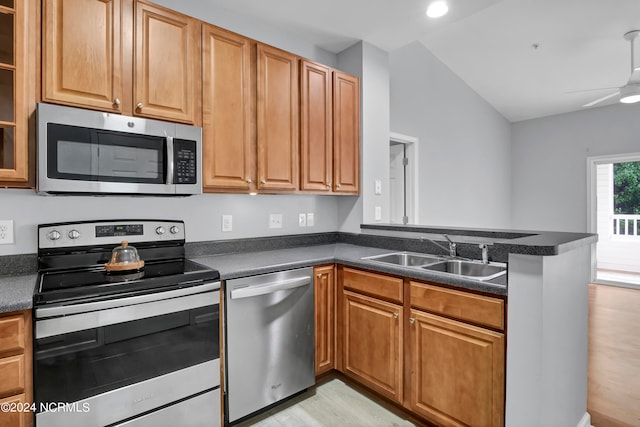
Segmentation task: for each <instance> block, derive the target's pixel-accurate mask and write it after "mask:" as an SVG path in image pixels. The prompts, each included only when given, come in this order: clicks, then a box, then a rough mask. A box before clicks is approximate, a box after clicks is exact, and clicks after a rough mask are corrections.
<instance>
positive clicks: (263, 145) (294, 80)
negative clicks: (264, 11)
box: [256, 44, 299, 191]
mask: <svg viewBox="0 0 640 427" xmlns="http://www.w3.org/2000/svg"><path fill="white" fill-rule="evenodd" d="M257 56H258V61H257V77H258V79H257V130H256V131H257V146H258V189H259V190H273V191H294V190H297V189H298V161H299V160H298V159H299V157H298V147H299V143H298V141H299V136H298V58H297V57H296V56H295V55H294V54H291V53H288V52H285V51H282V50H280V49H276V48H274V47H271V46H267V45H263V44H258V45H257Z"/></svg>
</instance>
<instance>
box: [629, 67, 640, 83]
mask: <svg viewBox="0 0 640 427" xmlns="http://www.w3.org/2000/svg"><path fill="white" fill-rule="evenodd" d="M638 83H640V67H638V68H635V69H634V70H633V71H632V72H631V77H629V83H627V84H630V85H634V84H638Z"/></svg>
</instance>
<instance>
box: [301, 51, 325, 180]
mask: <svg viewBox="0 0 640 427" xmlns="http://www.w3.org/2000/svg"><path fill="white" fill-rule="evenodd" d="M332 87H333V80H332V70H331V68H329V67H326V66H324V65H320V64H316V63H314V62H311V61H307V60H301V61H300V190H302V191H307V190H309V191H319V192H331V191H332V188H333V187H332V185H331V182H332V178H333V125H332V121H333V91H332Z"/></svg>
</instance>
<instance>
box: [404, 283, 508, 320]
mask: <svg viewBox="0 0 640 427" xmlns="http://www.w3.org/2000/svg"><path fill="white" fill-rule="evenodd" d="M410 289H411V291H410V295H411V306H412V307H416V308H421V309H424V310H427V311H429V312H432V313H437V314H442V315H444V316H448V317H454V318H456V319H460V320H463V321H468V322H471V323H476V324H478V325H484V326H488V327H490V328H495V329H499V330H504V301H503V300H501V299H497V298H491V297H485V296H482V295H475V294H471V293H468V292H461V291H456V290H453V289H446V288H440V287H438V286H432V285H427V284H424V283H418V282H411V288H410Z"/></svg>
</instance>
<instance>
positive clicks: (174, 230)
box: [169, 225, 180, 234]
mask: <svg viewBox="0 0 640 427" xmlns="http://www.w3.org/2000/svg"><path fill="white" fill-rule="evenodd" d="M169 231H170V232H171V234H178V231H180V229H179V228H178V227H177V226H175V225H174V226H172V227H171V228H170V229H169Z"/></svg>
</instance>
